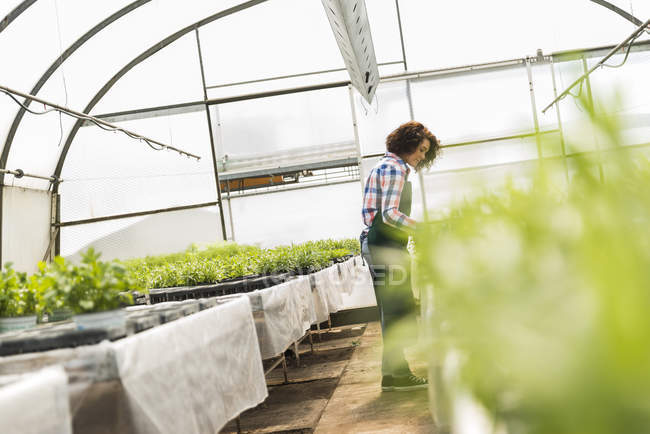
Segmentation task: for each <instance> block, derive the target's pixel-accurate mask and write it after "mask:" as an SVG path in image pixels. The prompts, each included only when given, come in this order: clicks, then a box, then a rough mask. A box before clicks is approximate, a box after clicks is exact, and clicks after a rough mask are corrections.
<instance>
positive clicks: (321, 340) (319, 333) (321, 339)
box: [316, 321, 323, 342]
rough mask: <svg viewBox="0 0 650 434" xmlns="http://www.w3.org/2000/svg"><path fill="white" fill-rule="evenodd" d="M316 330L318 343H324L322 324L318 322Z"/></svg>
mask: <svg viewBox="0 0 650 434" xmlns="http://www.w3.org/2000/svg"><path fill="white" fill-rule="evenodd" d="M316 330H318V341H319V342H323V335H322V334H321V332H320V322H318V321H317V322H316Z"/></svg>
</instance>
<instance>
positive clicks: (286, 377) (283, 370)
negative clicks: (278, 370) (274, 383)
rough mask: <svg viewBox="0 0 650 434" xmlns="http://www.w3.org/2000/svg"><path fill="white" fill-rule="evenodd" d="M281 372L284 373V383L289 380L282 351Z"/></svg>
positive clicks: (285, 359)
mask: <svg viewBox="0 0 650 434" xmlns="http://www.w3.org/2000/svg"><path fill="white" fill-rule="evenodd" d="M282 372H283V373H284V384H287V383H288V382H289V376H288V375H287V358H286V357H285V355H284V353H282Z"/></svg>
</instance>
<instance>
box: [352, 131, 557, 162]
mask: <svg viewBox="0 0 650 434" xmlns="http://www.w3.org/2000/svg"><path fill="white" fill-rule="evenodd" d="M558 131H559V130H546V131H540V132H539V134H540V135H544V134H553V133H557V132H558ZM536 134H537V133H535V132H532V133H524V134H514V135H511V136H501V137H490V138H488V139H482V140H471V141H467V142H458V143H452V144H449V145H440V147H441V148H457V147H460V146H469V145H478V144H482V143H490V142H501V141H504V140H515V139H525V138H527V137H534V136H535V135H536ZM383 155H384V154H383V153H377V154H368V155H364V156H363V157H362V158H377V157H382V156H383Z"/></svg>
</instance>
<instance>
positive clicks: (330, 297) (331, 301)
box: [313, 266, 341, 314]
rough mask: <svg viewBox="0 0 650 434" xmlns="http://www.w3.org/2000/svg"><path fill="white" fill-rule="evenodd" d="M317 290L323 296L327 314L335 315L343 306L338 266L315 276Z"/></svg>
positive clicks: (319, 272)
mask: <svg viewBox="0 0 650 434" xmlns="http://www.w3.org/2000/svg"><path fill="white" fill-rule="evenodd" d="M313 276H314V281H315V283H316V289H318V290H320V291H321V292H322V294H323V297H324V301H325V306H326V307H327V313H328V314H330V313H335V312H338V310H339V305H340V304H341V300H340V293H339V287H338V285H337V283H338V279H339V277H338V270H337V269H336V266H334V267H328V268H325V269H324V270H321V271H318V272H316V273H314V274H313Z"/></svg>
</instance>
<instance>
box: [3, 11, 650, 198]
mask: <svg viewBox="0 0 650 434" xmlns="http://www.w3.org/2000/svg"><path fill="white" fill-rule="evenodd" d="M605 3H607V4H605ZM215 5H216V6H215ZM396 5H399V8H400V14H401V17H400V18H401V22H402V27H403V32H404V38H403V40H404V48H405V54H406V59H408V63H407V65H408V69H409V70H419V69H428V68H440V67H445V66H451V65H459V64H470V63H477V62H483V61H490V60H496V59H503V58H509V57H521V56H524V55H526V54H533V53H534V50H535V49H537V48H540V49H542V50H543V51H544V52H549V51H553V50H561V49H571V48H578V47H583V46H595V45H605V44H610V43H612V42H614V41H616V40H617V39H619V38H620V35H621V34H624V33H625V32H626V31H629V29H630V28H632V27H633V26H634V24H633V23H632V22H630V21H628V20H627V19H626V17H625V16H623V15H625V14H628V15H630V16H639V17H646V16H648V15H650V10H649V9H650V6H649V5H648V4H647V2H640V1H636V2H629V1H611V2H603V1H601V0H599V1H588V0H584V1H579V2H577V1H576V2H570V3H567V2H563V1H560V0H554V1H545V2H539V1H506V0H502V1H496V2H489V3H488V2H482V1H473V0H472V1H470V0H468V1H460V2H452V3H450V2H445V3H436V2H422V1H415V0H410V1H409V0H402V1H401V2H399V3H397V2H394V1H392V0H384V1H372V2H368V4H367V8H368V18H369V22H370V27H371V29H372V37H373V42H374V48H375V52H376V57H377V62H378V63H380V64H381V63H389V64H390V63H392V62H398V61H400V60H401V59H402V52H401V46H400V42H401V41H400V35H399V28H398V21H397V13H396ZM607 5H610V6H612V7H611V8H609V9H608V8H605V7H603V6H607ZM617 8H618V11H619V12H620V11H623V12H625V14H622V15H617V14H616V13H615V10H614V9H617ZM0 17H4V18H3V19H2V21H1V22H0V52H2V53H3V67H2V69H1V70H0V85H3V86H7V87H10V88H13V89H17V90H20V91H22V92H25V93H31V94H35V95H38V96H40V97H42V98H43V99H46V100H48V101H53V102H56V103H59V104H61V105H64V106H66V107H70V108H71V109H76V110H78V111H83V112H84V113H90V114H95V113H107V112H116V111H123V110H129V109H136V108H140V107H149V106H156V105H164V104H175V103H185V102H189V101H194V100H200V99H202V96H203V95H201V89H200V88H201V86H200V78H199V77H198V68H197V67H195V66H196V65H195V64H196V62H197V59H196V52H195V51H196V48H195V44H193V41H192V39H193V38H194V37H195V35H194V30H195V29H200V32H201V39H202V44H203V53H204V59H203V60H204V63H205V75H206V85H207V86H208V87H209V86H211V85H212V86H219V85H220V84H223V83H230V82H241V81H245V80H255V79H260V78H265V77H269V76H279V75H286V74H295V73H304V72H312V71H320V70H330V69H337V68H344V66H345V65H344V62H343V58H342V56H341V55H340V52H339V50H338V49H337V46H336V41H335V38H334V37H333V33H332V31H331V30H330V29H329V28H328V22H327V16H326V15H325V13H324V9H323V5H322V4H321V2H320V1H318V0H308V1H305V0H266V1H265V0H253V1H248V2H241V1H220V2H182V3H181V2H174V1H162V0H154V1H152V0H138V1H111V2H99V3H98V2H88V1H83V0H65V1H64V0H26V1H9V0H7V1H4V2H2V5H0ZM628 18H629V17H628ZM495 29H500V31H498V32H496V31H495ZM165 52H167V53H168V54H167V55H165V54H164V53H165ZM180 53H182V54H181V55H180V56H178V54H180ZM163 57H167V58H166V59H163ZM174 59H176V61H174ZM188 63H189V65H188ZM402 67H403V65H401V64H397V65H395V64H392V65H388V67H386V68H383V70H382V71H381V72H383V73H384V74H385V73H386V72H396V71H398V70H399V69H400V68H402ZM139 71H142V72H144V73H138V72H139ZM136 76H137V77H136ZM136 78H137V79H136ZM306 80H307V79H306ZM312 81H313V80H312ZM307 82H308V81H307ZM257 89H259V87H258V88H257ZM215 93H216V92H215ZM79 126H81V122H78V121H75V120H73V119H67V118H62V119H58V116H56V115H49V116H44V117H37V116H34V115H31V114H25V113H24V112H22V111H19V107H18V106H17V105H16V104H15V103H14V102H13V101H11V100H10V99H9V98H7V97H5V96H4V95H2V98H1V99H0V139H1V140H2V142H3V152H2V158H1V159H0V166H1V167H2V168H20V169H22V170H23V171H25V172H31V173H35V174H38V175H42V176H52V175H55V176H61V174H62V171H63V163H64V161H65V157H66V155H67V153H68V151H69V149H70V146H71V145H72V143H73V142H74V141H75V137H76V132H77V130H78V128H79ZM15 183H16V185H19V184H22V185H25V186H27V187H35V188H47V183H46V182H40V181H35V180H27V179H23V180H15Z"/></svg>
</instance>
